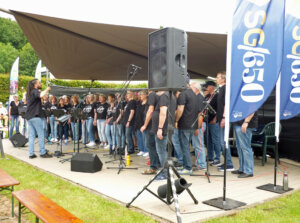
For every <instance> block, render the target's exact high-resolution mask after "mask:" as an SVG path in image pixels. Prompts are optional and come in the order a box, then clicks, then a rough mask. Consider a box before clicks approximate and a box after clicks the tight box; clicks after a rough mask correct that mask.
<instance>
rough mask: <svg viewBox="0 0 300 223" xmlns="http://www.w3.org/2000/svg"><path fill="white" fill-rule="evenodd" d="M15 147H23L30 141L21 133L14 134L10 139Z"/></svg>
mask: <svg viewBox="0 0 300 223" xmlns="http://www.w3.org/2000/svg"><path fill="white" fill-rule="evenodd" d="M9 140H10V141H11V143H12V144H13V146H14V147H23V146H25V144H26V143H27V142H28V140H27V139H26V138H25V136H23V135H22V134H20V133H16V134H14V135H13V136H12V137H11V138H10V139H9Z"/></svg>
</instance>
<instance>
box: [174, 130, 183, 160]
mask: <svg viewBox="0 0 300 223" xmlns="http://www.w3.org/2000/svg"><path fill="white" fill-rule="evenodd" d="M172 143H173V146H174V155H175V157H176V158H177V160H178V161H177V162H178V164H179V165H182V164H183V155H182V151H181V147H180V141H179V134H178V129H175V128H174V133H173V135H172Z"/></svg>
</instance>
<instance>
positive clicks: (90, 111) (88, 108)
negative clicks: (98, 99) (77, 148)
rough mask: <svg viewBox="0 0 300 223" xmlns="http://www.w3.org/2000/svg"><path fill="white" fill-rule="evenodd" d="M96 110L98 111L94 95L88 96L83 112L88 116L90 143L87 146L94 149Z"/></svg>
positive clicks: (87, 125)
mask: <svg viewBox="0 0 300 223" xmlns="http://www.w3.org/2000/svg"><path fill="white" fill-rule="evenodd" d="M95 110H96V109H95V104H94V96H93V95H92V94H89V95H88V96H87V104H86V105H85V106H84V108H83V112H84V113H86V114H87V120H86V128H87V133H88V138H89V140H90V142H89V143H88V144H87V145H86V146H88V147H94V146H95V145H96V143H95V137H94V131H93V123H94V119H95Z"/></svg>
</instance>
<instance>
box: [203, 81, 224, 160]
mask: <svg viewBox="0 0 300 223" xmlns="http://www.w3.org/2000/svg"><path fill="white" fill-rule="evenodd" d="M215 87H216V83H215V82H213V81H208V82H206V90H207V91H208V94H207V95H206V97H205V100H206V101H210V105H211V107H212V108H213V109H214V110H215V111H217V97H218V94H217V93H216V92H215ZM207 130H208V143H207V144H208V146H207V153H208V161H209V162H210V163H211V166H218V165H220V164H221V162H220V151H221V146H220V126H219V123H217V116H216V114H212V113H210V112H209V113H208V127H207Z"/></svg>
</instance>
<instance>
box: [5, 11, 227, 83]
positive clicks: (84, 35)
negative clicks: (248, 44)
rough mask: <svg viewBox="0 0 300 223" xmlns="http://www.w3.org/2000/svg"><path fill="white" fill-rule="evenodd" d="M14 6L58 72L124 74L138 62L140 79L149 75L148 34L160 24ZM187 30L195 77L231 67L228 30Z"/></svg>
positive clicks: (67, 75)
mask: <svg viewBox="0 0 300 223" xmlns="http://www.w3.org/2000/svg"><path fill="white" fill-rule="evenodd" d="M10 12H11V13H12V14H13V15H14V16H15V18H16V20H17V22H18V23H19V25H20V27H21V29H22V30H23V32H24V33H25V35H26V37H27V39H28V40H29V42H30V43H31V45H32V47H33V48H34V50H35V51H36V53H37V54H38V56H39V57H40V59H41V60H42V61H43V63H44V64H45V65H46V66H47V68H48V69H49V70H50V71H51V73H53V74H54V76H55V77H56V78H63V79H76V80H124V79H126V75H127V74H126V71H127V70H128V67H129V65H130V64H135V65H137V66H139V67H142V70H141V71H139V73H138V74H137V76H136V77H135V80H147V79H148V34H149V33H151V32H153V31H155V30H154V29H149V28H138V27H129V26H118V25H108V24H101V23H91V22H83V21H74V20H67V19H61V18H54V17H48V16H43V15H37V14H31V13H25V12H20V11H12V10H11V11H10ZM199 22H203V21H199ZM187 34H188V72H189V73H190V75H191V77H192V78H203V77H206V76H215V75H216V73H217V72H218V71H221V70H225V65H226V38H227V36H226V35H223V34H209V33H195V32H188V33H187Z"/></svg>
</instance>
